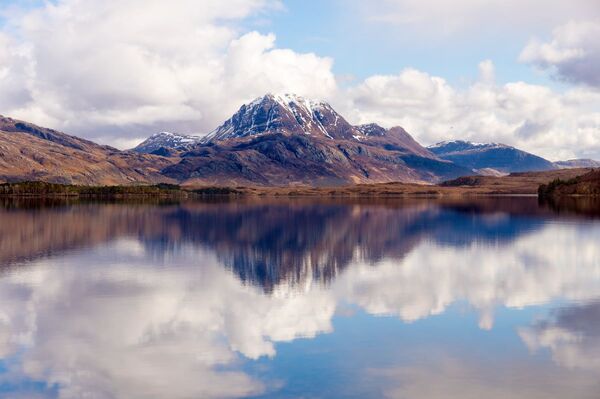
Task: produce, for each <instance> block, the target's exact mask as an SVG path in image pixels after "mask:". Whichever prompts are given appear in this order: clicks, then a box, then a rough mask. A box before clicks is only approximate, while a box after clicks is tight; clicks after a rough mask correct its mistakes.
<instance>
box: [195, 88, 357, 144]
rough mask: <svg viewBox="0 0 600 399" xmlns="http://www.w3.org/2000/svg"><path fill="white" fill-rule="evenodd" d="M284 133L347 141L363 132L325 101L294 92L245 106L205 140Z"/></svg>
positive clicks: (261, 99)
mask: <svg viewBox="0 0 600 399" xmlns="http://www.w3.org/2000/svg"><path fill="white" fill-rule="evenodd" d="M284 132H285V133H292V134H304V135H308V136H312V137H321V138H329V139H345V140H349V139H353V138H355V137H358V136H362V135H363V134H362V133H361V132H360V131H359V130H357V129H356V128H355V127H354V126H352V125H350V124H349V123H348V122H346V120H345V119H344V118H342V117H341V116H340V115H339V114H338V113H337V112H335V111H334V110H333V108H331V106H330V105H329V104H327V103H325V102H322V101H315V100H309V99H305V98H303V97H300V96H296V95H293V94H283V95H274V94H267V95H265V96H264V97H260V98H257V99H256V100H254V101H252V102H251V103H249V104H247V105H246V104H244V105H242V107H241V108H240V109H239V111H238V112H236V113H235V114H234V115H233V116H232V117H231V118H229V119H228V120H227V121H225V123H223V124H222V125H221V126H219V127H218V128H216V129H215V130H214V131H212V132H211V133H209V134H208V136H207V137H206V139H205V142H207V143H210V142H217V141H223V140H227V139H232V138H243V137H250V136H258V135H261V134H265V133H284Z"/></svg>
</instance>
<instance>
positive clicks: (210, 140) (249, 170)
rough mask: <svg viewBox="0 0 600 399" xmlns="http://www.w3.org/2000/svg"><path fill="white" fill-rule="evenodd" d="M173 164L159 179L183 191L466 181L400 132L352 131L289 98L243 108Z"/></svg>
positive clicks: (315, 106) (316, 106) (315, 105)
mask: <svg viewBox="0 0 600 399" xmlns="http://www.w3.org/2000/svg"><path fill="white" fill-rule="evenodd" d="M181 158H182V159H181V161H180V162H179V163H177V164H175V165H172V166H169V167H167V168H165V169H164V170H163V173H164V174H165V175H166V176H168V177H170V178H172V179H175V180H178V181H182V182H185V183H189V184H211V185H232V184H235V185H289V184H292V185H296V184H308V185H340V184H349V183H361V182H362V183H367V182H389V181H405V182H438V181H442V180H446V179H450V178H454V177H457V176H461V175H465V174H471V173H472V171H471V170H470V169H469V168H465V167H461V166H457V165H456V164H454V163H453V162H451V161H446V160H442V159H440V158H438V157H437V156H436V155H434V154H433V153H431V152H430V151H429V150H427V149H426V148H424V147H422V146H421V145H420V144H419V143H417V142H416V141H415V140H414V139H413V138H412V137H411V136H410V135H409V134H408V133H407V132H406V131H405V130H404V129H402V128H400V127H395V128H392V129H384V128H382V127H380V126H378V125H375V124H371V125H363V126H352V125H351V124H350V123H348V122H347V121H346V120H345V119H344V118H343V117H342V116H341V115H340V114H338V113H337V112H336V111H335V110H334V109H333V108H332V107H331V106H330V105H329V104H327V103H324V102H317V101H313V100H307V99H304V98H302V97H299V96H294V95H272V94H267V95H266V96H264V97H261V98H258V99H256V100H254V101H253V102H251V103H249V104H247V105H243V106H242V107H241V108H240V109H239V111H238V112H236V113H235V114H234V115H233V116H232V117H231V118H230V119H228V120H227V121H225V123H223V124H222V125H221V126H219V127H218V128H217V129H215V130H214V131H213V132H211V133H210V134H209V135H208V136H207V137H206V138H205V139H204V140H203V142H202V143H199V144H197V145H194V146H193V147H192V148H191V149H190V150H189V151H187V152H184V153H183V154H181Z"/></svg>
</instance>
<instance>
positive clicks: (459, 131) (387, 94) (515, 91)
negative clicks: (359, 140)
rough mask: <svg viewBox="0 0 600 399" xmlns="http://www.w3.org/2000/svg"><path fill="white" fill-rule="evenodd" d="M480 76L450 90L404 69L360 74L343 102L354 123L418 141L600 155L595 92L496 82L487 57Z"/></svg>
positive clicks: (599, 105) (556, 155)
mask: <svg viewBox="0 0 600 399" xmlns="http://www.w3.org/2000/svg"><path fill="white" fill-rule="evenodd" d="M480 76H481V80H480V81H478V82H474V83H472V84H470V85H469V86H467V87H466V88H455V87H453V86H452V85H450V84H449V83H448V82H447V81H446V80H444V79H443V78H441V77H437V76H431V75H429V74H427V73H425V72H421V71H418V70H415V69H405V70H403V71H401V72H400V73H398V74H397V75H380V76H372V77H369V78H367V79H366V80H365V81H364V82H362V83H360V84H358V85H357V86H355V87H352V88H350V89H349V95H348V98H347V99H346V100H345V101H344V102H343V103H342V104H343V107H344V109H345V110H346V112H347V113H348V115H349V116H350V119H351V120H353V121H354V122H360V123H366V122H371V121H375V122H378V123H381V124H383V125H385V126H388V127H389V126H394V125H401V126H403V127H404V128H405V129H407V130H408V131H409V132H410V133H411V134H413V135H414V136H415V138H416V139H417V140H418V141H420V142H422V143H424V144H432V143H435V142H437V141H442V140H448V139H457V138H462V139H468V140H474V141H492V142H502V143H505V144H509V145H515V146H517V147H519V148H522V149H525V150H528V151H531V152H533V153H536V154H539V155H542V156H546V157H548V158H550V159H551V160H557V159H566V158H573V157H600V92H597V91H594V90H589V89H585V88H577V89H571V90H568V91H566V92H565V93H559V92H556V91H554V90H552V89H550V88H548V87H546V86H540V85H533V84H528V83H525V82H511V83H506V84H496V83H494V66H493V64H492V63H491V62H490V61H484V62H482V63H481V64H480Z"/></svg>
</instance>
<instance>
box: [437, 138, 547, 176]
mask: <svg viewBox="0 0 600 399" xmlns="http://www.w3.org/2000/svg"><path fill="white" fill-rule="evenodd" d="M427 149H429V150H430V151H431V152H433V153H434V154H436V155H437V156H439V157H440V158H442V159H446V160H448V161H452V162H454V163H456V164H458V165H461V166H464V167H466V168H469V169H473V170H475V171H485V172H486V173H490V171H496V172H499V173H504V174H508V173H512V172H529V171H543V170H552V169H558V167H557V166H556V165H555V164H554V163H552V162H550V161H548V160H546V159H544V158H542V157H538V156H537V155H533V154H530V153H528V152H525V151H522V150H519V149H517V148H514V147H511V146H508V145H504V144H498V143H471V142H469V141H462V140H455V141H444V142H441V143H438V144H435V145H432V146H429V147H427Z"/></svg>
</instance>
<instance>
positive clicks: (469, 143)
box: [427, 140, 510, 148]
mask: <svg viewBox="0 0 600 399" xmlns="http://www.w3.org/2000/svg"><path fill="white" fill-rule="evenodd" d="M452 144H459V145H460V144H462V145H467V146H471V147H478V148H510V146H509V145H506V144H502V143H479V142H474V141H467V140H447V141H440V142H438V143H435V144H432V145H430V146H427V148H441V147H445V146H448V145H452Z"/></svg>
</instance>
